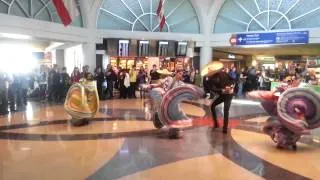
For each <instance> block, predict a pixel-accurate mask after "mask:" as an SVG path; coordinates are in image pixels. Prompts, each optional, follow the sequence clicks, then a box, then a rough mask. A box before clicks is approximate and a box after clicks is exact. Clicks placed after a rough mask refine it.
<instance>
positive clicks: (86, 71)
mask: <svg viewBox="0 0 320 180" xmlns="http://www.w3.org/2000/svg"><path fill="white" fill-rule="evenodd" d="M88 74H89V66H88V65H85V66H83V67H82V72H81V78H84V79H87V78H88Z"/></svg>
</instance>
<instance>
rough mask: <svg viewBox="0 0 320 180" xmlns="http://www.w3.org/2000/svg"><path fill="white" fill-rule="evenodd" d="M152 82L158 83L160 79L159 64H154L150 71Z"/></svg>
mask: <svg viewBox="0 0 320 180" xmlns="http://www.w3.org/2000/svg"><path fill="white" fill-rule="evenodd" d="M150 78H151V82H150V83H151V84H156V83H157V82H158V80H159V79H160V74H159V73H158V72H157V65H155V64H154V65H153V66H152V69H151V71H150Z"/></svg>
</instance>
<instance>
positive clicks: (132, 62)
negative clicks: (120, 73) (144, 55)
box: [127, 59, 135, 69]
mask: <svg viewBox="0 0 320 180" xmlns="http://www.w3.org/2000/svg"><path fill="white" fill-rule="evenodd" d="M134 64H135V60H134V59H128V60H127V69H131V68H132V66H133V65H134Z"/></svg>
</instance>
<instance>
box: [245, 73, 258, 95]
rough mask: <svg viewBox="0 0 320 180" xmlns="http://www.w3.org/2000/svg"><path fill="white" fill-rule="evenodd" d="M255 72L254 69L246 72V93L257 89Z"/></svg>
mask: <svg viewBox="0 0 320 180" xmlns="http://www.w3.org/2000/svg"><path fill="white" fill-rule="evenodd" d="M257 82H258V79H257V71H256V69H255V68H254V67H251V68H250V69H249V71H248V78H247V85H248V87H247V88H248V89H247V90H248V91H252V90H256V89H257Z"/></svg>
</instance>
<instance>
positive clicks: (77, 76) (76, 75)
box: [71, 67, 81, 84]
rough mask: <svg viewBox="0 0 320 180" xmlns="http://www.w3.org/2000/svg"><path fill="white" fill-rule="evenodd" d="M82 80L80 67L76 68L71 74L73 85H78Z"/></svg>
mask: <svg viewBox="0 0 320 180" xmlns="http://www.w3.org/2000/svg"><path fill="white" fill-rule="evenodd" d="M80 79H81V74H80V71H79V68H78V67H74V69H73V71H72V73H71V83H72V84H73V83H78V82H79V81H80Z"/></svg>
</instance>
